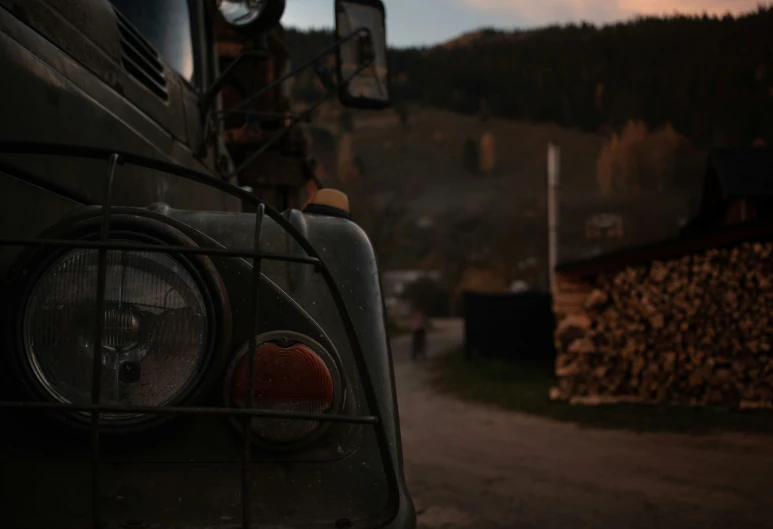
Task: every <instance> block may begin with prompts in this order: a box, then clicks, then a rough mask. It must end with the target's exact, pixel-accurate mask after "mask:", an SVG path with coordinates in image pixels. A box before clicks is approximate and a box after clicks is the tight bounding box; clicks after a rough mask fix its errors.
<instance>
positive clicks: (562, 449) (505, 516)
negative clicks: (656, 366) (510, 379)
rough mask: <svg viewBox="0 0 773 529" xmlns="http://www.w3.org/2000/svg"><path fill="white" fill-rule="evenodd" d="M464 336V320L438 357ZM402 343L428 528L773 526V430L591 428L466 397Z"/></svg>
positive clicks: (410, 446) (409, 440)
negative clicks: (691, 432) (450, 389)
mask: <svg viewBox="0 0 773 529" xmlns="http://www.w3.org/2000/svg"><path fill="white" fill-rule="evenodd" d="M460 341H461V326H460V325H459V324H458V323H456V322H446V323H443V324H441V325H440V330H439V331H438V332H436V333H434V334H432V335H430V339H429V352H430V356H432V355H433V354H434V355H436V354H439V352H440V351H443V350H447V348H448V347H449V346H453V345H454V344H455V343H459V342H460ZM408 349H409V338H408V337H400V338H396V339H395V340H394V342H393V350H394V354H395V370H396V376H397V386H398V398H399V405H400V414H401V420H402V435H403V446H404V454H405V465H406V474H407V479H408V485H409V487H410V490H411V494H412V495H413V498H414V501H415V503H416V507H417V510H418V512H419V527H421V528H426V529H431V528H440V527H443V528H459V529H462V528H463V529H473V528H475V529H487V528H492V529H500V528H501V529H504V528H508V529H510V528H531V527H534V528H540V529H552V528H561V529H575V528H605V529H606V528H647V529H650V528H669V529H670V528H680V529H682V528H691V527H696V528H701V529H707V528H740V527H743V528H747V527H748V528H773V439H771V438H768V437H749V436H743V435H737V434H733V435H731V434H725V435H712V436H687V435H680V434H636V433H632V432H627V431H596V430H587V429H580V428H578V427H576V426H574V425H571V424H565V423H557V422H553V421H549V420H544V419H540V418H536V417H531V416H526V415H522V414H518V413H511V412H506V411H500V410H495V409H491V408H487V407H484V406H478V405H473V404H469V403H464V402H460V401H458V400H455V399H453V398H451V397H448V396H445V395H440V394H437V393H436V392H434V391H432V390H431V388H430V387H429V385H428V380H427V375H426V371H425V368H424V366H423V365H422V364H421V363H419V364H413V363H412V362H411V361H410V359H409V353H408Z"/></svg>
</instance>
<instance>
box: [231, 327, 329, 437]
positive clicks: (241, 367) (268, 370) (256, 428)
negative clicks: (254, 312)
mask: <svg viewBox="0 0 773 529" xmlns="http://www.w3.org/2000/svg"><path fill="white" fill-rule="evenodd" d="M254 355H255V360H254V364H255V365H254V373H255V376H254V382H253V406H252V407H253V408H255V409H267V410H282V411H298V412H306V413H324V412H329V411H330V410H331V408H332V407H333V403H334V397H335V393H336V388H335V383H334V379H333V375H332V374H331V367H330V366H328V364H327V363H326V362H325V360H324V359H323V358H322V357H321V356H320V355H319V354H317V353H316V352H315V351H314V350H313V349H312V348H311V347H308V346H306V345H304V344H300V343H295V344H293V345H291V346H289V347H281V346H279V345H277V344H276V343H273V342H266V343H263V344H261V345H260V346H258V348H257V349H256V351H255V353H254ZM237 362H238V363H237V364H236V367H235V369H234V370H233V375H232V379H231V395H230V396H231V401H232V403H233V404H234V405H235V406H237V407H240V408H246V407H247V406H248V400H249V399H248V395H249V357H248V355H247V354H243V355H242V357H241V358H240V359H238V360H237ZM333 368H335V367H334V366H333ZM319 427H320V423H319V422H318V421H313V420H298V419H280V418H264V417H259V418H254V419H252V429H253V432H254V433H255V435H257V437H258V440H263V441H267V442H269V443H294V442H298V441H300V440H302V439H304V438H306V437H308V436H310V435H311V434H312V433H314V432H315V431H316V430H317V429H318V428H319Z"/></svg>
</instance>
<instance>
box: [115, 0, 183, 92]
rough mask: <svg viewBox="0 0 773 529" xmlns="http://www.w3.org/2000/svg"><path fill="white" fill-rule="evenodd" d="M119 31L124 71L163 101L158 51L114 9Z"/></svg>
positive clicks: (164, 83) (162, 81) (161, 74)
mask: <svg viewBox="0 0 773 529" xmlns="http://www.w3.org/2000/svg"><path fill="white" fill-rule="evenodd" d="M114 11H115V14H116V18H117V20H118V30H119V31H120V32H121V50H122V52H123V54H122V62H123V66H124V68H126V71H127V72H129V74H131V76H132V77H134V78H135V79H136V80H137V81H139V82H140V83H142V85H143V86H144V87H145V88H147V89H148V90H150V91H151V92H153V93H154V94H155V95H157V96H158V97H159V98H161V99H162V100H164V101H167V100H168V99H169V93H168V92H167V90H166V77H165V75H164V66H163V64H162V63H161V59H160V58H159V55H158V52H157V51H156V50H155V49H153V47H152V46H151V45H150V44H149V43H148V41H147V40H145V37H143V36H142V34H141V33H140V32H139V31H137V30H136V29H134V27H133V26H132V25H131V23H130V22H129V21H128V20H127V19H126V17H124V16H123V15H122V14H121V12H120V11H118V9H114Z"/></svg>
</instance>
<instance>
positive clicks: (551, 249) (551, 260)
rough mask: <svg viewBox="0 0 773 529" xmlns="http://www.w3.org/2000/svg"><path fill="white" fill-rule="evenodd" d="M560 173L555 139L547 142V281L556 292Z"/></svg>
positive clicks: (559, 160)
mask: <svg viewBox="0 0 773 529" xmlns="http://www.w3.org/2000/svg"><path fill="white" fill-rule="evenodd" d="M560 175H561V148H560V147H559V146H558V143H557V142H556V141H551V142H550V143H548V175H547V176H548V178H547V183H548V189H547V191H548V281H549V283H550V292H551V293H552V294H553V295H554V296H555V294H556V264H557V262H558V182H559V177H560Z"/></svg>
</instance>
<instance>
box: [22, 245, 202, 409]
mask: <svg viewBox="0 0 773 529" xmlns="http://www.w3.org/2000/svg"><path fill="white" fill-rule="evenodd" d="M98 255H99V254H98V251H97V250H93V249H79V250H72V251H69V252H66V253H64V254H62V255H61V256H59V257H58V258H57V259H56V260H55V261H54V262H53V263H52V264H50V265H49V266H48V267H47V268H46V269H45V270H44V271H43V273H42V274H41V275H40V276H39V277H38V279H37V281H36V282H35V284H34V286H33V287H32V289H31V291H30V293H29V296H28V297H27V300H26V305H25V306H24V308H23V319H22V329H21V337H22V340H23V345H24V354H25V355H26V363H27V364H28V366H29V368H30V370H31V371H32V374H33V376H34V379H36V381H37V382H38V383H39V385H40V387H41V388H42V389H43V390H44V391H45V392H46V393H47V394H48V395H49V396H50V397H51V398H52V399H54V400H57V401H60V402H64V403H72V404H89V403H90V402H91V385H92V382H91V380H92V369H93V359H94V352H95V347H94V325H95V321H96V319H95V304H96V295H97V269H98ZM207 312H208V311H207V303H206V301H205V298H204V294H203V292H202V289H201V288H200V287H199V286H198V284H197V281H196V280H195V279H194V277H193V275H192V274H191V272H190V271H189V268H188V267H186V266H185V265H184V263H183V261H181V260H178V259H177V258H176V257H174V256H172V255H169V254H164V253H157V252H138V251H123V250H111V251H108V252H107V274H106V287H105V313H104V331H103V338H102V351H101V356H102V358H101V364H102V373H101V385H100V395H101V397H100V403H101V404H114V405H144V406H163V405H166V404H169V403H170V402H172V401H174V400H176V399H177V398H178V397H180V396H181V395H182V394H184V393H186V392H187V391H188V390H189V389H190V388H191V386H192V385H194V384H195V383H196V381H197V379H199V377H200V375H201V373H202V371H203V370H204V369H205V367H206V362H207V356H208V343H209V340H208V337H209V334H210V333H211V332H212V329H211V328H210V322H209V321H208V316H207ZM137 416H138V415H137V414H129V413H112V414H110V413H104V414H102V417H103V418H104V420H106V421H109V422H116V421H120V420H122V419H128V418H136V417H137Z"/></svg>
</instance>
